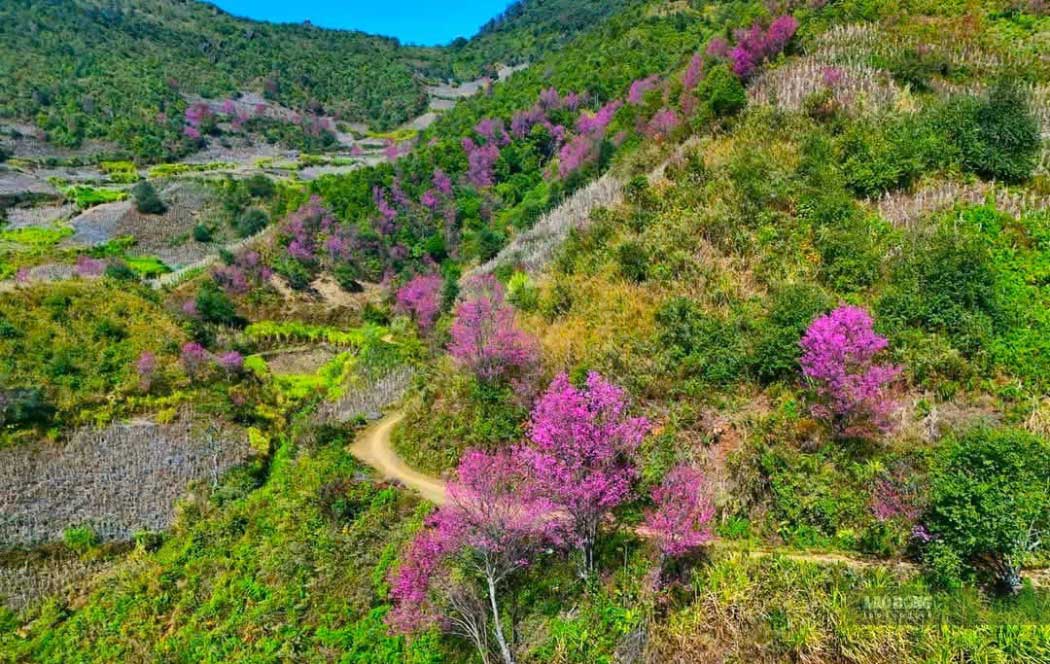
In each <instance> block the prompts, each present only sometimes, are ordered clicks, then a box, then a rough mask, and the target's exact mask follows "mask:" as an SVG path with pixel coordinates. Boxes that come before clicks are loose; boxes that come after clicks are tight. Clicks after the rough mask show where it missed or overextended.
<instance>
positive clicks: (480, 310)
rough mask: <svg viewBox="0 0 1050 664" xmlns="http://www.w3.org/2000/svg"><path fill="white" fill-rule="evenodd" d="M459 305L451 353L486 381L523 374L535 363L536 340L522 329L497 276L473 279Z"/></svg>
mask: <svg viewBox="0 0 1050 664" xmlns="http://www.w3.org/2000/svg"><path fill="white" fill-rule="evenodd" d="M464 291H465V294H464V300H463V301H462V302H461V303H460V304H459V305H458V306H457V307H456V312H455V313H456V318H455V321H454V322H453V323H452V342H451V343H450V344H449V352H450V353H451V354H452V357H454V358H455V359H456V360H457V361H458V362H459V363H460V364H462V365H463V366H465V367H467V368H469V369H470V370H471V371H473V372H474V374H475V375H476V376H477V377H478V378H479V379H480V380H482V381H485V382H494V381H499V380H505V379H508V378H514V377H516V376H517V377H520V376H521V375H522V374H524V373H525V372H527V371H528V369H530V368H531V367H532V366H533V365H534V364H535V363H536V357H537V353H538V349H537V345H536V342H535V340H534V339H533V338H532V337H530V336H529V335H528V334H526V333H525V332H523V331H522V330H521V329H519V328H518V326H517V323H516V322H515V320H514V309H513V307H511V306H510V305H509V304H507V302H506V298H505V294H504V289H503V285H502V284H500V283H499V282H498V281H497V280H496V278H495V277H493V276H489V275H486V276H481V277H474V278H472V279H471V280H470V281H469V282H468V283H467V285H466V286H465V288H464Z"/></svg>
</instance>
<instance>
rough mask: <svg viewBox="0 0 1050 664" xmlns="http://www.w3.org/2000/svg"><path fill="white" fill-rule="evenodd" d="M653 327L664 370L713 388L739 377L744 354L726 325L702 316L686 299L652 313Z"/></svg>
mask: <svg viewBox="0 0 1050 664" xmlns="http://www.w3.org/2000/svg"><path fill="white" fill-rule="evenodd" d="M656 324H657V327H658V329H659V332H658V342H659V344H660V346H661V347H662V348H663V352H664V354H665V363H666V364H667V365H668V367H671V368H675V369H677V370H678V372H680V373H682V374H683V375H685V376H689V377H696V378H700V379H701V380H703V381H705V382H708V383H714V384H727V383H730V382H732V381H734V380H737V379H739V378H740V377H741V373H742V372H743V369H744V368H745V366H746V351H745V348H744V344H743V339H742V337H741V335H740V333H739V331H738V330H737V329H736V327H735V326H734V325H733V324H731V323H730V322H728V321H725V320H721V319H719V318H716V317H714V316H710V315H708V314H706V313H704V312H702V311H701V310H700V309H699V307H697V306H696V303H694V302H693V301H692V300H690V299H688V298H684V297H676V298H673V299H672V300H670V301H669V302H667V303H665V304H664V305H663V306H662V307H661V308H660V309H659V310H658V311H657V312H656Z"/></svg>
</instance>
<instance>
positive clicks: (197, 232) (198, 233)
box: [193, 224, 212, 243]
mask: <svg viewBox="0 0 1050 664" xmlns="http://www.w3.org/2000/svg"><path fill="white" fill-rule="evenodd" d="M193 239H194V240H196V241H197V242H201V243H208V242H211V239H212V237H211V229H210V228H208V227H207V226H205V225H204V224H197V225H196V226H194V227H193Z"/></svg>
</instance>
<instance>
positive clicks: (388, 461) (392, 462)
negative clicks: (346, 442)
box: [350, 412, 446, 505]
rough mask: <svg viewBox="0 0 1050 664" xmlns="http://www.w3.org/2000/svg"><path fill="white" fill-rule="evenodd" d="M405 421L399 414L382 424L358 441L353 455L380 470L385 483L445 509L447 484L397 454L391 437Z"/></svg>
mask: <svg viewBox="0 0 1050 664" xmlns="http://www.w3.org/2000/svg"><path fill="white" fill-rule="evenodd" d="M404 417H405V415H404V413H401V412H397V413H393V414H391V415H387V416H386V417H384V418H383V419H381V420H379V421H378V422H376V423H375V424H373V425H372V426H370V427H369V428H368V429H366V430H365V431H363V432H362V433H361V434H360V435H359V436H358V437H357V440H356V441H355V442H354V444H353V445H351V446H350V453H351V454H353V455H354V456H355V457H357V458H358V459H360V460H361V461H362V462H364V463H366V464H368V465H369V466H371V467H372V468H374V469H376V471H378V472H379V474H380V475H381V476H382V477H383V478H384V479H387V480H396V481H398V482H400V483H401V484H404V485H405V486H406V487H408V488H409V489H412V490H413V491H416V492H417V493H419V494H420V495H421V496H423V497H424V498H426V499H427V500H429V501H430V502H432V503H435V504H437V505H443V504H444V503H445V499H446V498H445V483H444V482H443V481H442V480H440V479H438V478H436V477H428V476H427V475H424V474H423V473H420V472H419V471H417V470H414V469H412V468H410V467H409V466H408V464H406V463H405V462H404V460H402V459H401V457H399V456H398V455H397V452H395V451H394V446H393V443H392V442H391V439H390V434H391V432H392V431H393V430H394V427H396V426H397V424H398V422H400V421H401V420H402V419H404Z"/></svg>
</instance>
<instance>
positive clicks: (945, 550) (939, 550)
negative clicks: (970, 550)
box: [922, 541, 964, 590]
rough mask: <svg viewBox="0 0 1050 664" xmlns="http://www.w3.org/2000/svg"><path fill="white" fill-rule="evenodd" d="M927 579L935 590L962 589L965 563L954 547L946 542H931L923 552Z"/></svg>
mask: <svg viewBox="0 0 1050 664" xmlns="http://www.w3.org/2000/svg"><path fill="white" fill-rule="evenodd" d="M922 564H923V567H924V568H925V571H926V579H927V580H928V581H929V582H930V585H932V586H933V587H935V588H943V589H945V590H957V589H959V588H961V587H962V576H963V571H964V570H963V568H964V565H963V561H962V559H961V558H960V557H959V554H958V553H957V552H956V551H955V549H953V548H952V547H950V546H948V545H947V544H945V543H944V542H941V541H934V542H930V543H929V544H928V545H927V546H926V549H925V550H924V551H923V552H922Z"/></svg>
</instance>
